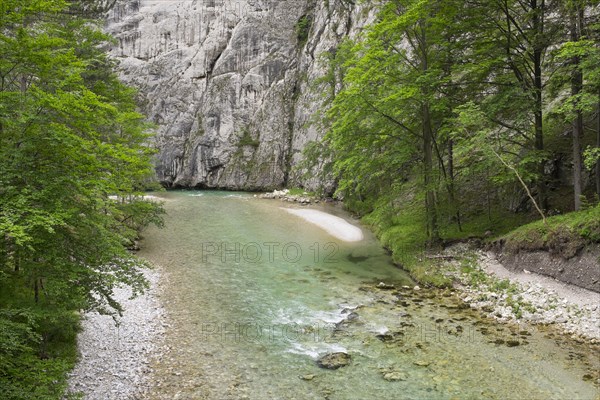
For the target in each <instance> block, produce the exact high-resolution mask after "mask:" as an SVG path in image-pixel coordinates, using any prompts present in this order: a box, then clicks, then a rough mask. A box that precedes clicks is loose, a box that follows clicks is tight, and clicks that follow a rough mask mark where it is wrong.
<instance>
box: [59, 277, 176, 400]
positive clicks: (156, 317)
mask: <svg viewBox="0 0 600 400" xmlns="http://www.w3.org/2000/svg"><path fill="white" fill-rule="evenodd" d="M145 276H146V278H147V279H148V281H149V282H150V289H149V290H148V291H147V292H146V293H145V294H144V295H142V296H139V297H136V298H134V299H131V298H130V297H131V292H130V291H129V290H127V289H125V288H123V289H119V290H117V291H116V296H115V298H116V300H117V301H119V302H120V303H121V304H122V305H123V307H124V310H125V312H124V314H123V316H122V317H121V318H118V320H117V323H116V324H115V321H114V320H113V318H112V317H110V316H106V315H99V314H98V313H96V312H93V313H88V314H86V315H85V316H84V319H83V323H82V325H83V331H82V332H81V333H80V334H79V336H78V338H77V347H78V350H79V354H80V360H79V362H78V364H77V365H76V366H75V368H74V369H73V371H72V372H71V376H70V378H69V392H71V393H78V394H81V395H83V398H84V399H86V400H96V399H97V400H107V399H115V400H117V399H118V400H124V399H138V398H140V396H141V393H143V392H144V390H145V388H146V387H148V386H149V383H150V382H149V373H150V361H151V358H152V357H154V356H156V354H157V353H158V352H159V349H160V345H159V343H160V341H161V338H162V336H163V334H164V332H165V327H166V325H165V322H164V318H165V312H164V310H163V308H162V306H161V305H160V302H159V299H158V290H159V278H160V273H159V271H157V270H151V271H146V272H145Z"/></svg>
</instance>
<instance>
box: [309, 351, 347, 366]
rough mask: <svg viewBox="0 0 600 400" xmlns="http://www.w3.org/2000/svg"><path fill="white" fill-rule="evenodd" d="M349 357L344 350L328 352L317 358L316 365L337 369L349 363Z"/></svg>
mask: <svg viewBox="0 0 600 400" xmlns="http://www.w3.org/2000/svg"><path fill="white" fill-rule="evenodd" d="M350 360H351V357H350V355H349V354H347V353H344V352H337V353H329V354H326V355H324V356H323V357H321V358H319V359H318V360H317V365H318V366H319V367H321V368H325V369H338V368H341V367H345V366H347V365H349V364H350Z"/></svg>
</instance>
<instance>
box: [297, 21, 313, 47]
mask: <svg viewBox="0 0 600 400" xmlns="http://www.w3.org/2000/svg"><path fill="white" fill-rule="evenodd" d="M311 26H312V16H310V15H303V16H302V17H300V19H299V20H298V22H297V23H296V38H297V39H298V46H299V47H304V45H305V44H306V41H307V40H308V34H309V33H310V28H311Z"/></svg>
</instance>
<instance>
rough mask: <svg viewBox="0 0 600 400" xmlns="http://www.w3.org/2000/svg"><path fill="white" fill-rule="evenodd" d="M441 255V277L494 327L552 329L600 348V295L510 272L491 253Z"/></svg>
mask: <svg viewBox="0 0 600 400" xmlns="http://www.w3.org/2000/svg"><path fill="white" fill-rule="evenodd" d="M465 254H466V255H465ZM444 256H446V257H448V261H447V262H446V265H445V268H446V271H447V272H446V274H447V275H449V276H451V277H452V278H453V280H454V281H455V282H456V283H455V287H456V288H457V289H459V291H460V295H459V296H460V298H461V299H462V300H463V301H464V302H465V303H467V304H469V306H470V307H471V308H474V309H478V310H481V311H483V312H484V313H486V314H487V315H489V316H490V317H492V318H495V319H497V320H498V321H499V322H527V323H533V324H545V325H554V326H556V327H557V328H559V329H560V330H562V331H563V332H564V333H566V334H568V335H570V336H571V337H572V339H574V340H577V341H589V342H591V343H593V344H600V293H596V292H593V291H590V290H586V289H583V288H579V287H577V286H573V285H569V284H566V283H564V282H560V281H557V280H555V279H552V278H548V277H545V276H542V275H537V274H535V273H532V272H530V271H528V270H523V271H522V272H515V271H509V270H508V269H506V268H504V266H503V265H502V264H501V263H500V262H499V261H498V260H497V258H496V257H495V255H494V254H493V253H490V252H482V251H472V250H468V249H465V248H464V247H461V246H457V247H454V248H451V249H449V250H447V251H446V252H445V253H444Z"/></svg>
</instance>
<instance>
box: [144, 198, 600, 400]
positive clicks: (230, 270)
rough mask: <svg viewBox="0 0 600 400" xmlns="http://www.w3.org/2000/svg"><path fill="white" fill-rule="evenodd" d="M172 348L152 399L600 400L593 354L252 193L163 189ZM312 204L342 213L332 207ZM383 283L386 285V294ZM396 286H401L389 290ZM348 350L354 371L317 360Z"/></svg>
mask: <svg viewBox="0 0 600 400" xmlns="http://www.w3.org/2000/svg"><path fill="white" fill-rule="evenodd" d="M157 196H159V197H161V198H163V199H164V201H165V207H166V209H167V212H168V215H167V217H166V221H165V222H166V227H165V228H163V229H155V228H151V229H148V230H147V231H146V232H145V234H144V240H143V249H142V251H141V252H140V255H141V256H142V257H144V258H146V259H148V260H149V261H151V262H152V263H153V264H155V265H157V266H158V268H160V270H161V272H162V276H163V277H162V279H163V284H162V294H161V300H162V302H163V304H164V307H165V309H166V311H167V314H168V321H167V322H168V324H169V328H168V329H167V332H166V335H165V337H164V338H163V340H164V345H165V346H167V347H168V349H169V350H168V351H166V352H165V354H164V355H162V356H161V357H158V358H157V359H156V360H155V361H154V362H153V365H152V367H153V370H154V372H153V378H152V379H153V382H154V385H153V388H152V391H151V394H150V396H149V397H150V398H152V399H167V398H168V399H217V400H222V399H235V400H238V399H331V400H334V399H340V400H342V399H343V400H348V399H404V398H406V399H480V398H486V399H519V398H522V399H533V398H536V399H549V398H557V399H597V398H598V396H599V392H598V388H597V387H595V386H594V385H593V383H592V382H591V381H590V380H588V379H584V376H586V374H589V371H590V370H593V369H595V368H596V369H597V368H598V367H599V365H598V361H597V360H596V356H597V355H598V354H597V353H593V352H591V350H590V349H589V348H587V347H586V346H585V345H583V344H577V343H572V342H571V341H568V340H563V338H562V337H561V336H560V335H556V333H555V332H553V331H552V330H551V328H534V327H531V326H525V325H523V326H511V325H500V324H496V323H494V321H492V320H489V319H486V318H483V317H482V316H480V315H479V314H478V313H477V312H475V311H472V310H470V309H465V307H464V306H463V305H462V304H461V303H460V302H459V301H458V299H456V297H455V296H454V295H453V294H452V293H451V292H450V291H439V290H427V289H421V290H414V286H415V284H414V283H413V282H412V281H411V279H410V278H409V277H408V276H407V275H406V274H405V273H404V272H403V271H401V270H400V269H398V268H397V267H395V266H394V265H393V263H392V262H391V259H390V257H389V256H388V255H387V254H386V252H385V251H384V250H383V249H382V248H381V246H380V245H379V244H378V242H377V240H376V239H375V238H374V237H373V235H372V234H370V232H368V231H367V230H366V229H365V228H363V233H364V235H365V238H364V239H363V240H362V241H358V242H351V243H348V242H342V241H339V240H337V239H335V238H334V237H333V236H331V235H329V234H328V233H327V232H325V231H324V230H322V229H321V228H319V227H317V226H315V225H313V224H310V223H307V222H305V221H304V220H302V219H301V218H299V217H298V216H295V215H292V214H290V213H288V212H286V211H285V210H283V209H282V208H283V207H291V208H300V206H299V205H293V204H288V203H282V202H279V201H274V200H261V199H257V198H255V197H253V196H252V195H249V194H238V193H229V192H194V191H174V192H167V193H159V194H157ZM311 208H315V209H319V210H322V211H326V212H328V213H332V214H336V215H339V216H342V217H343V218H345V219H346V220H348V221H350V222H352V223H353V224H355V225H358V224H357V222H356V221H353V220H352V219H351V218H350V217H349V216H348V215H347V214H345V213H344V212H343V211H341V210H340V209H339V208H337V207H334V206H331V205H320V206H312V207H311ZM381 283H383V285H381ZM392 286H393V288H392ZM331 352H347V353H348V354H350V356H351V362H350V364H349V365H348V366H345V367H343V368H340V369H337V370H326V369H322V368H319V367H318V366H317V363H316V359H317V358H318V357H320V356H322V355H324V354H327V353H331Z"/></svg>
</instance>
